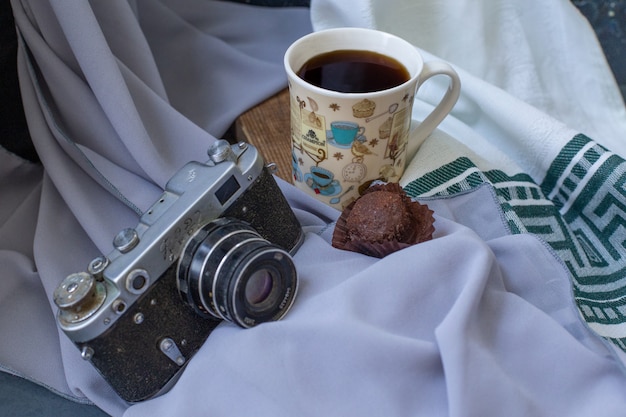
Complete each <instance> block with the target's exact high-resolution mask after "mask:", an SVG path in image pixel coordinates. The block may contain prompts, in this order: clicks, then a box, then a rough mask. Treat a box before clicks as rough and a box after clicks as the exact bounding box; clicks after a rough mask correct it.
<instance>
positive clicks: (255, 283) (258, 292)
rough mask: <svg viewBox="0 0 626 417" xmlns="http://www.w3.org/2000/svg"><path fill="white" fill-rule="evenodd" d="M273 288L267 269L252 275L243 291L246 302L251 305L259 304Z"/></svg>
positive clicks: (272, 279)
mask: <svg viewBox="0 0 626 417" xmlns="http://www.w3.org/2000/svg"><path fill="white" fill-rule="evenodd" d="M273 286H274V277H273V276H272V272H271V271H270V270H268V269H261V270H259V271H255V272H253V273H252V275H251V276H250V278H248V282H247V283H246V289H245V291H244V294H245V297H246V301H247V302H249V303H250V304H251V305H256V304H260V303H262V302H263V301H265V300H266V299H267V297H268V296H269V295H270V293H271V292H272V287H273Z"/></svg>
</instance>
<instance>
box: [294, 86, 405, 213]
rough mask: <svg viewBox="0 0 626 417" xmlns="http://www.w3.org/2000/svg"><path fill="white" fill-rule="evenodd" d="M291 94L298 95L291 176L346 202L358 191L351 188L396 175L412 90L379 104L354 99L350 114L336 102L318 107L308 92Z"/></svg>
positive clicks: (334, 201)
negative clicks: (302, 94)
mask: <svg viewBox="0 0 626 417" xmlns="http://www.w3.org/2000/svg"><path fill="white" fill-rule="evenodd" d="M292 100H296V101H297V105H292V106H291V110H292V115H291V117H292V123H291V129H292V132H291V134H292V142H293V150H292V167H293V179H294V181H295V182H300V183H302V182H303V183H305V184H306V185H307V186H308V188H309V189H310V190H311V191H312V192H313V193H315V194H316V195H318V197H319V196H325V197H328V198H329V203H330V204H339V203H340V202H341V205H342V206H346V205H347V204H349V203H350V202H351V201H352V200H354V199H355V198H356V197H357V196H358V195H359V193H351V192H352V191H353V190H355V189H360V190H362V189H363V188H366V187H367V186H368V185H369V184H370V183H371V182H373V181H375V180H382V181H386V182H389V181H398V180H399V176H400V175H401V174H402V171H403V169H404V160H403V158H404V154H405V150H406V146H407V142H408V137H409V126H410V118H411V107H412V106H411V103H412V101H413V95H412V94H410V93H408V92H407V93H405V94H403V95H402V96H401V97H398V99H397V100H395V101H393V102H392V104H385V105H384V108H382V109H381V108H380V106H379V105H378V104H377V103H376V101H374V100H370V99H367V98H364V99H361V100H359V101H358V102H356V103H354V104H353V105H352V108H351V109H349V110H351V111H350V114H347V113H346V112H345V109H342V108H341V106H340V105H339V104H338V103H336V102H331V103H330V104H329V105H328V107H327V108H324V109H320V106H319V105H318V103H317V102H316V101H315V100H314V99H312V98H311V97H306V98H305V99H302V98H300V97H299V96H295V97H292ZM386 103H388V99H387V101H386ZM381 157H382V158H381ZM381 161H382V162H381ZM338 168H339V169H338ZM347 194H351V195H348V196H347V197H346V195H347Z"/></svg>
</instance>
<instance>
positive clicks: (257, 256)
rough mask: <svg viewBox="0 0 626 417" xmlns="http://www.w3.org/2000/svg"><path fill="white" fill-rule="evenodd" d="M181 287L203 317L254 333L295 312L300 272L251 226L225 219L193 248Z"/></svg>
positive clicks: (181, 270) (182, 264)
mask: <svg viewBox="0 0 626 417" xmlns="http://www.w3.org/2000/svg"><path fill="white" fill-rule="evenodd" d="M178 287H179V291H180V292H181V294H182V295H183V298H184V299H185V300H186V301H187V302H188V303H189V304H190V305H191V306H192V307H193V308H194V309H195V310H196V312H198V313H199V314H201V315H203V316H208V315H210V316H213V317H216V318H221V319H224V320H228V321H231V322H234V323H236V324H238V325H240V326H242V327H252V326H254V325H256V324H258V323H262V322H265V321H272V320H278V319H279V318H281V317H282V316H283V315H284V314H285V313H286V312H287V311H288V310H289V308H290V307H291V305H292V304H293V300H294V298H295V293H296V290H297V272H296V269H295V266H294V264H293V260H292V259H291V256H290V255H289V253H287V252H286V251H284V250H283V249H281V248H279V247H277V246H276V245H274V244H272V243H270V242H269V241H267V240H265V239H263V238H262V237H261V236H260V235H259V234H258V233H257V232H256V231H255V230H254V229H253V228H252V227H250V225H248V224H247V223H245V222H242V221H239V220H236V219H227V218H219V219H216V220H214V221H212V222H211V223H209V224H207V225H206V226H205V227H203V228H202V229H201V230H200V231H199V232H197V233H196V235H195V236H194V237H192V239H190V241H189V242H188V243H187V246H186V248H185V250H184V251H183V254H182V256H181V258H180V261H179V266H178ZM183 289H184V290H183Z"/></svg>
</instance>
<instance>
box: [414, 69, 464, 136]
mask: <svg viewBox="0 0 626 417" xmlns="http://www.w3.org/2000/svg"><path fill="white" fill-rule="evenodd" d="M435 75H446V76H448V78H450V84H449V85H448V89H447V90H446V93H445V94H444V96H443V98H442V99H441V101H440V102H439V104H437V106H436V107H435V108H434V109H433V111H432V112H430V114H429V115H428V116H426V118H425V119H424V120H423V121H422V123H420V124H419V125H418V126H417V128H415V130H414V131H413V132H412V133H411V138H412V140H413V141H417V143H418V144H421V143H422V142H423V141H424V140H425V139H426V138H427V137H428V135H430V134H431V133H432V132H433V130H435V129H436V128H437V126H439V124H440V123H441V121H442V120H443V119H444V117H446V116H447V115H448V114H449V113H450V111H452V108H453V107H454V105H455V104H456V102H457V100H458V99H459V95H460V94H461V79H460V78H459V75H458V74H457V72H456V71H455V70H454V68H452V66H451V65H450V64H448V63H446V62H443V61H430V62H425V63H424V67H423V68H422V72H421V73H420V75H419V76H418V77H417V89H416V91H417V90H419V88H420V87H421V86H422V83H424V82H425V81H426V80H428V79H429V78H431V77H434V76H435Z"/></svg>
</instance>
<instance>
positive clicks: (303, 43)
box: [284, 28, 461, 209]
mask: <svg viewBox="0 0 626 417" xmlns="http://www.w3.org/2000/svg"><path fill="white" fill-rule="evenodd" d="M337 50H364V51H372V52H376V53H379V54H382V55H386V56H388V57H391V58H392V59H395V60H396V61H398V62H400V63H401V64H402V65H403V66H404V67H405V68H406V70H407V71H408V74H409V79H408V80H407V81H405V82H403V83H401V84H400V85H396V86H394V87H391V88H388V89H385V90H380V91H372V92H364V93H360V92H359V93H344V92H338V91H332V90H328V89H324V88H321V87H318V86H316V85H313V84H311V83H308V82H306V81H305V80H303V79H302V78H300V77H299V76H298V75H297V74H298V72H299V70H300V69H301V68H302V66H303V65H304V64H305V63H306V62H307V61H309V60H310V59H311V58H313V57H315V56H318V55H320V54H324V53H326V52H332V51H337ZM284 63H285V70H286V72H287V77H288V81H289V94H290V109H291V138H292V158H293V161H292V162H293V166H292V168H293V182H294V184H295V185H296V186H297V187H298V188H300V189H302V190H304V191H305V192H307V193H308V194H310V195H312V196H315V197H316V198H318V199H319V200H321V201H323V202H324V203H326V204H329V205H331V206H333V207H336V208H338V209H343V208H344V207H345V206H346V205H348V204H349V203H350V202H352V201H353V200H354V199H356V198H357V197H358V196H359V191H360V190H361V191H362V190H363V189H364V187H367V186H368V185H369V184H370V183H371V182H372V181H375V180H382V181H386V182H396V181H398V180H399V178H400V176H401V175H402V173H403V172H404V168H405V163H406V160H405V158H406V153H407V143H408V140H409V132H410V129H411V111H412V107H413V100H414V96H415V93H416V91H417V89H418V88H419V87H420V86H421V85H422V83H423V82H424V81H426V80H427V79H429V78H430V77H433V76H435V75H445V76H447V77H448V78H449V79H450V83H449V87H448V90H447V91H446V93H445V94H444V95H443V97H442V99H441V101H440V102H439V104H438V105H437V106H436V107H435V108H434V109H433V111H432V112H431V113H430V114H429V115H428V116H427V117H426V118H425V119H424V120H423V121H422V122H421V123H420V124H419V125H418V126H415V127H414V131H413V132H411V138H412V140H418V141H421V140H423V139H424V138H426V137H427V136H428V135H429V134H430V133H431V132H432V131H433V130H434V129H435V128H436V127H437V126H438V125H439V123H441V121H442V120H443V119H444V118H445V117H446V116H447V115H448V113H450V111H451V110H452V107H453V106H454V104H455V103H456V101H457V99H458V97H459V93H460V89H461V82H460V80H459V77H458V75H457V73H456V72H455V71H454V69H453V68H452V67H451V66H450V65H449V64H447V63H446V62H443V61H430V62H426V63H425V62H424V60H423V59H422V56H421V55H420V53H419V52H418V50H417V49H416V48H415V47H414V46H413V45H411V44H410V43H408V42H407V41H405V40H403V39H401V38H398V37H397V36H394V35H391V34H389V33H386V32H381V31H377V30H372V29H362V28H338V29H328V30H323V31H319V32H314V33H311V34H309V35H306V36H304V37H302V38H300V39H298V40H297V41H295V42H294V43H293V44H292V45H291V46H290V47H289V48H288V49H287V52H286V53H285V59H284Z"/></svg>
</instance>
